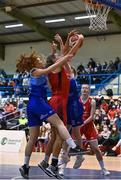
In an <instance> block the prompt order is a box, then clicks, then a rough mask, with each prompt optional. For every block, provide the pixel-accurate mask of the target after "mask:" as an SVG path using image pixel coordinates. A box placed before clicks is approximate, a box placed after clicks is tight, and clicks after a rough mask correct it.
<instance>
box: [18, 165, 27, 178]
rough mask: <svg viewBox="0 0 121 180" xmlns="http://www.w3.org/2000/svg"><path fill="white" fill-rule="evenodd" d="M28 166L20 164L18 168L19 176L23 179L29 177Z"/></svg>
mask: <svg viewBox="0 0 121 180" xmlns="http://www.w3.org/2000/svg"><path fill="white" fill-rule="evenodd" d="M29 168H30V167H27V166H26V164H24V165H23V166H21V167H20V168H19V171H20V173H21V176H22V177H24V178H25V179H28V178H29Z"/></svg>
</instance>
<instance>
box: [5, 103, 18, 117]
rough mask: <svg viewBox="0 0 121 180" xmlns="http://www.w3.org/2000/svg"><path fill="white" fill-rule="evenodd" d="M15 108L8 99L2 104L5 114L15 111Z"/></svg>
mask: <svg viewBox="0 0 121 180" xmlns="http://www.w3.org/2000/svg"><path fill="white" fill-rule="evenodd" d="M15 109H16V107H14V106H13V104H12V103H10V102H9V101H7V102H6V103H5V105H4V112H5V114H8V113H12V112H14V111H15Z"/></svg>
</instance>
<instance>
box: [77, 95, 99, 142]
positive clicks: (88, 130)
mask: <svg viewBox="0 0 121 180" xmlns="http://www.w3.org/2000/svg"><path fill="white" fill-rule="evenodd" d="M80 101H81V103H82V104H83V108H84V113H83V120H84V121H86V120H87V119H88V117H89V116H90V113H91V103H92V98H90V97H89V98H88V99H87V101H86V102H85V103H83V102H82V99H81V98H80ZM80 132H81V134H82V135H83V134H84V135H85V137H86V139H87V140H94V139H97V136H98V133H97V130H96V128H95V125H94V123H93V120H92V121H90V122H89V123H87V124H86V125H84V126H83V127H81V129H80Z"/></svg>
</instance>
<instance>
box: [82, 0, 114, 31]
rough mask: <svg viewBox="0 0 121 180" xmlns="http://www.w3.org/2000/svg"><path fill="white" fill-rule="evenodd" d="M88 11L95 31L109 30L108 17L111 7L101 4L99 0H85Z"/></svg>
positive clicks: (91, 25) (92, 28) (91, 28)
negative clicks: (96, 0) (94, 0)
mask: <svg viewBox="0 0 121 180" xmlns="http://www.w3.org/2000/svg"><path fill="white" fill-rule="evenodd" d="M84 1H85V7H86V11H87V13H88V16H89V18H90V26H89V29H90V30H94V31H105V30H107V24H106V22H107V17H108V13H109V11H110V10H111V7H109V6H107V5H104V4H100V3H98V2H96V3H94V2H93V0H84Z"/></svg>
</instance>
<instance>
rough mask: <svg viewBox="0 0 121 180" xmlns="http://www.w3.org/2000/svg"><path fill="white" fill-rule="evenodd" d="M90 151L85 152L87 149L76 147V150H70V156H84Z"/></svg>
mask: <svg viewBox="0 0 121 180" xmlns="http://www.w3.org/2000/svg"><path fill="white" fill-rule="evenodd" d="M88 152H89V151H88V150H85V149H81V148H79V147H77V146H76V147H75V148H74V149H72V148H70V150H69V153H68V154H69V156H76V155H83V154H87V153H88Z"/></svg>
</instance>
